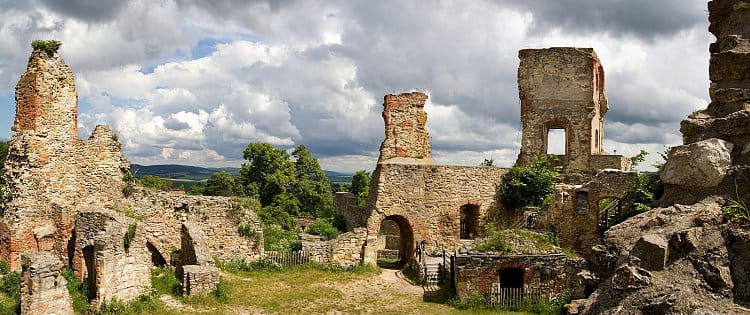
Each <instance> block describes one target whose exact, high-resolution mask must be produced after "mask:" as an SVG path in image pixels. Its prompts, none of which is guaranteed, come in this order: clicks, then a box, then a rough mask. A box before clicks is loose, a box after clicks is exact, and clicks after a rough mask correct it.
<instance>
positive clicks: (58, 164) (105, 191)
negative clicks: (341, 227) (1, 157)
mask: <svg viewBox="0 0 750 315" xmlns="http://www.w3.org/2000/svg"><path fill="white" fill-rule="evenodd" d="M77 102H78V94H77V93H76V90H75V80H74V77H73V72H72V71H71V69H70V67H68V66H67V65H66V64H65V62H64V61H63V60H62V58H60V56H58V55H57V54H56V53H48V52H46V51H44V50H42V49H37V50H34V51H33V52H32V53H31V56H30V57H29V63H28V66H27V68H26V72H25V73H24V74H23V76H21V79H20V80H19V81H18V84H17V85H16V118H15V122H14V124H13V136H12V138H11V141H10V148H9V152H8V159H7V161H6V164H5V169H6V174H5V176H6V177H5V180H6V183H7V185H6V187H5V191H4V193H3V195H4V199H3V200H2V203H1V204H0V205H1V206H2V212H3V213H2V222H1V223H0V254H2V256H4V257H5V258H6V259H9V260H10V262H11V267H12V268H13V269H14V270H18V269H20V262H19V259H18V258H19V254H21V253H24V252H37V251H52V252H55V253H58V254H59V255H60V256H61V257H60V258H66V257H65V256H67V251H68V243H69V241H70V237H71V231H72V228H73V220H74V217H75V214H76V213H77V211H78V209H79V208H80V207H81V206H82V205H84V204H87V203H92V204H96V205H98V206H100V207H104V206H107V205H108V204H111V203H112V202H113V200H115V198H117V197H121V196H122V192H121V191H122V187H123V185H124V182H123V180H122V176H123V173H122V172H123V171H124V170H126V169H128V163H127V160H126V159H125V158H124V157H123V156H122V154H121V152H120V144H119V142H118V141H117V138H116V136H115V135H114V134H113V133H112V132H111V131H110V130H109V129H108V128H107V127H105V126H97V128H96V129H95V130H94V132H93V134H92V135H91V137H90V138H89V139H88V140H85V141H80V140H79V139H78V130H77V129H78V128H77V127H78V126H77V112H78V104H77Z"/></svg>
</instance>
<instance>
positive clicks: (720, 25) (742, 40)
mask: <svg viewBox="0 0 750 315" xmlns="http://www.w3.org/2000/svg"><path fill="white" fill-rule="evenodd" d="M708 9H709V22H710V26H709V31H710V32H711V33H712V34H713V35H714V36H716V42H714V43H712V44H711V46H710V49H709V50H710V53H711V59H710V67H709V78H710V79H711V86H710V88H709V94H710V96H711V103H710V104H709V105H708V108H707V109H705V110H701V111H696V112H694V113H692V114H690V115H689V116H688V117H687V118H686V119H685V120H683V121H682V124H681V128H680V131H681V132H682V134H683V142H684V145H683V146H679V147H675V148H673V149H672V150H671V152H670V155H669V159H668V160H667V163H666V165H665V167H664V172H662V180H663V181H664V183H665V184H666V186H665V198H663V200H662V201H663V204H665V205H666V204H671V203H686V204H689V203H694V202H696V201H698V200H700V199H702V198H704V197H706V196H710V195H714V194H718V195H723V196H727V197H731V198H736V190H738V191H739V193H740V194H747V193H750V186H749V185H748V183H750V171H749V170H750V167H748V166H749V165H750V129H748V127H747V126H750V26H749V25H750V23H747V21H748V20H749V19H750V3H748V2H747V1H745V0H714V1H710V2H709V3H708Z"/></svg>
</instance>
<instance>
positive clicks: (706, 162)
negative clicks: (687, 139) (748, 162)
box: [661, 138, 734, 187]
mask: <svg viewBox="0 0 750 315" xmlns="http://www.w3.org/2000/svg"><path fill="white" fill-rule="evenodd" d="M733 148H734V145H733V144H732V143H731V142H728V141H724V140H721V139H716V138H712V139H707V140H703V141H698V142H695V143H691V144H688V145H681V146H678V147H675V148H673V149H672V150H671V151H670V152H669V159H667V162H666V163H665V164H664V166H663V168H662V173H661V179H662V181H663V182H664V183H666V184H673V185H682V186H694V187H714V186H716V185H718V184H719V183H721V181H722V180H724V177H725V176H726V174H727V171H728V170H729V167H730V166H732V156H731V154H732V149H733Z"/></svg>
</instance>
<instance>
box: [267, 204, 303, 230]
mask: <svg viewBox="0 0 750 315" xmlns="http://www.w3.org/2000/svg"><path fill="white" fill-rule="evenodd" d="M258 216H259V217H260V221H261V222H263V223H264V224H268V225H278V226H280V227H281V228H283V229H284V230H293V229H295V228H296V227H297V221H295V220H294V218H293V217H292V216H291V215H290V214H289V212H287V211H285V210H284V209H283V208H281V207H278V206H267V207H263V208H261V209H260V211H259V212H258Z"/></svg>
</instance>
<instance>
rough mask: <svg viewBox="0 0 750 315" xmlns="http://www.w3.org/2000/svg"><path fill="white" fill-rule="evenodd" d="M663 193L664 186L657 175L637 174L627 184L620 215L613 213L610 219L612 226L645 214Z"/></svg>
mask: <svg viewBox="0 0 750 315" xmlns="http://www.w3.org/2000/svg"><path fill="white" fill-rule="evenodd" d="M663 193H664V185H663V184H662V182H661V178H660V177H659V174H652V173H642V174H638V175H637V176H636V177H635V178H634V179H633V180H632V181H631V182H630V183H629V184H628V189H627V190H626V191H625V202H624V203H623V206H622V208H621V212H620V213H615V214H614V217H613V218H611V222H612V225H615V224H618V223H620V222H622V221H625V220H626V219H627V218H630V217H632V216H634V215H638V214H640V213H643V212H646V211H648V210H651V208H653V205H654V202H656V200H658V199H659V198H661V195H662V194H663Z"/></svg>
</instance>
